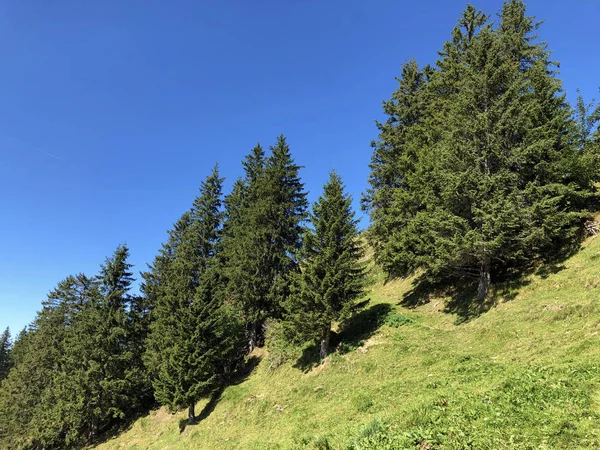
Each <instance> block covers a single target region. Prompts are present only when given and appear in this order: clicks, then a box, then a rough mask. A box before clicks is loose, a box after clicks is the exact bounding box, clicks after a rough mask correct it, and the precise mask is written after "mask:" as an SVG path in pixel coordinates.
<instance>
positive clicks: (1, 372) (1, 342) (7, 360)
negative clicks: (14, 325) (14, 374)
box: [0, 328, 12, 383]
mask: <svg viewBox="0 0 600 450" xmlns="http://www.w3.org/2000/svg"><path fill="white" fill-rule="evenodd" d="M10 348H11V341H10V330H9V329H8V328H6V330H4V331H3V332H2V335H0V383H1V382H2V380H4V379H5V378H6V377H7V376H8V372H9V370H10V367H11V365H12V361H11V356H10Z"/></svg>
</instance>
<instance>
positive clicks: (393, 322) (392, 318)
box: [385, 313, 413, 328]
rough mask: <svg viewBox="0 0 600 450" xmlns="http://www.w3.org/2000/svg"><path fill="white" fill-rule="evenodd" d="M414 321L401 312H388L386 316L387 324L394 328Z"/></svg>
mask: <svg viewBox="0 0 600 450" xmlns="http://www.w3.org/2000/svg"><path fill="white" fill-rule="evenodd" d="M412 322H413V320H412V319H411V318H410V317H408V316H407V315H405V314H400V313H394V314H388V315H387V317H386V318H385V324H386V325H388V326H390V327H392V328H398V327H401V326H403V325H408V324H410V323H412Z"/></svg>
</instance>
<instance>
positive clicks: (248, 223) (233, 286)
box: [223, 136, 307, 350]
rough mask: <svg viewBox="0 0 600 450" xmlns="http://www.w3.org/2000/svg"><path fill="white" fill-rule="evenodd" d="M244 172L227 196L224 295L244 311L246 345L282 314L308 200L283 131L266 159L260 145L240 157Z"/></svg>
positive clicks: (254, 341)
mask: <svg viewBox="0 0 600 450" xmlns="http://www.w3.org/2000/svg"><path fill="white" fill-rule="evenodd" d="M243 164H244V170H245V177H244V179H243V181H239V182H237V183H236V184H235V185H234V190H233V192H232V194H231V195H230V196H229V197H228V198H227V201H226V206H227V222H226V230H227V232H226V237H225V241H224V244H223V245H224V256H223V260H224V267H225V271H224V273H225V276H226V278H227V289H226V295H227V297H228V298H231V299H233V300H234V301H235V303H236V304H237V305H239V307H240V308H241V310H242V311H243V313H244V318H245V321H246V323H247V328H248V334H249V345H250V350H251V349H252V348H254V347H255V346H257V345H262V343H263V340H264V334H263V325H264V322H265V320H266V319H267V318H268V317H277V316H279V315H280V311H281V304H282V303H283V302H284V300H285V299H286V298H287V297H288V296H289V275H290V273H293V272H294V271H295V270H296V267H297V254H298V251H299V249H300V247H301V237H302V227H301V224H302V221H303V220H304V217H305V215H306V208H307V201H306V193H305V192H304V185H303V183H302V182H301V181H300V178H299V176H298V172H299V169H300V166H298V165H296V164H295V163H294V160H293V159H292V156H291V154H290V149H289V147H288V145H287V143H286V141H285V138H284V137H283V136H280V137H279V138H278V140H277V144H276V145H275V146H274V147H271V155H270V156H269V157H268V158H267V159H266V160H265V158H264V152H263V151H262V148H261V147H260V146H257V147H255V149H254V150H253V151H252V153H251V154H250V155H248V156H247V157H246V160H245V161H244V163H243Z"/></svg>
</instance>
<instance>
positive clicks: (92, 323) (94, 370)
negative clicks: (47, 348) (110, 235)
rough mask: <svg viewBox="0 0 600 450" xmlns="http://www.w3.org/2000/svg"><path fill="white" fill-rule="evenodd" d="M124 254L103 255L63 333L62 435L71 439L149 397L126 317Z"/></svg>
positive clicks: (82, 437) (128, 278)
mask: <svg viewBox="0 0 600 450" xmlns="http://www.w3.org/2000/svg"><path fill="white" fill-rule="evenodd" d="M128 258H129V249H128V248H127V246H125V245H122V246H119V247H117V249H116V250H115V252H114V254H113V255H112V256H111V257H110V258H107V259H106V261H105V263H104V264H103V265H102V266H101V270H100V273H99V275H98V276H97V277H96V279H95V280H94V286H93V288H92V289H90V290H88V297H89V299H88V301H87V302H86V303H85V304H84V306H83V308H82V309H81V312H80V313H79V314H78V316H77V319H76V320H75V321H74V323H73V325H72V326H71V327H70V328H69V331H68V333H67V336H66V341H65V350H64V363H63V364H64V369H63V370H64V374H65V376H64V379H63V380H62V381H63V386H62V391H63V397H64V398H67V399H69V401H70V403H71V405H72V407H71V419H72V420H73V424H72V427H71V428H72V429H71V430H69V432H68V434H67V436H68V438H69V439H72V440H73V441H76V442H86V441H90V440H93V439H94V438H95V437H96V436H97V435H98V433H99V432H101V431H103V430H105V429H107V428H108V427H109V426H111V425H112V424H114V423H116V422H118V421H119V420H123V419H126V418H127V417H128V416H129V415H130V414H131V413H132V412H133V411H135V410H136V409H138V408H139V407H140V406H141V404H143V403H144V398H145V397H147V396H148V388H147V386H146V385H145V383H146V379H145V377H144V373H143V365H142V362H141V352H140V351H139V349H138V348H136V344H137V343H138V341H137V340H136V339H135V337H136V332H137V330H136V329H135V328H134V322H133V321H132V320H131V317H130V313H131V311H132V303H133V300H134V298H135V297H133V296H131V295H130V294H129V291H130V289H131V285H132V283H133V281H134V279H133V278H132V272H131V268H132V265H131V264H129V262H128Z"/></svg>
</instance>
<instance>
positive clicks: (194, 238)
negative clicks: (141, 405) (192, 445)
mask: <svg viewBox="0 0 600 450" xmlns="http://www.w3.org/2000/svg"><path fill="white" fill-rule="evenodd" d="M221 186H222V179H221V178H220V177H219V174H218V170H217V168H216V167H215V169H214V170H213V173H212V174H211V175H210V176H209V177H207V179H206V180H205V181H204V182H203V183H202V186H201V188H200V195H199V197H198V198H197V199H196V200H195V201H194V204H193V206H192V209H191V210H190V211H189V212H188V213H186V214H184V216H183V217H182V219H181V220H180V221H179V222H178V226H177V227H176V229H177V232H176V233H171V238H173V239H171V242H170V243H169V245H168V248H169V249H170V250H172V254H169V255H168V256H167V255H164V254H163V256H165V257H164V258H163V259H161V260H160V263H159V264H155V266H154V269H155V272H154V273H153V275H152V277H150V276H146V279H147V280H152V282H153V284H152V285H148V286H147V287H146V288H145V289H148V288H150V287H151V292H152V295H153V296H154V302H155V303H154V308H153V310H152V324H151V333H150V336H149V339H148V355H147V358H146V359H147V361H149V362H150V364H151V365H152V366H153V367H152V368H151V371H152V373H153V375H154V380H153V386H154V389H155V397H156V399H157V400H158V401H159V402H160V403H161V404H165V405H168V406H169V407H171V408H173V409H175V408H180V407H187V408H188V418H189V420H190V422H193V421H194V420H195V409H194V407H195V404H196V402H197V401H198V400H199V399H200V398H201V397H203V396H206V395H208V394H210V393H211V392H212V391H213V390H214V389H215V388H216V387H217V386H218V385H219V383H220V382H222V377H223V375H224V372H226V370H227V369H228V368H229V367H230V365H233V364H234V360H235V359H236V357H237V355H239V354H240V348H239V338H238V336H239V334H236V330H237V327H236V326H235V323H234V321H233V320H230V319H231V318H232V316H231V315H229V314H228V313H227V311H226V309H225V307H224V306H223V305H222V303H221V301H220V299H219V298H218V296H217V295H216V294H215V292H216V290H217V287H218V285H219V284H220V281H219V274H218V270H217V268H218V253H219V251H220V248H221V240H220V234H221V227H222V220H223V212H222V208H221Z"/></svg>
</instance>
